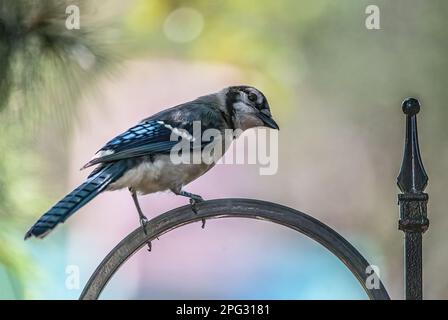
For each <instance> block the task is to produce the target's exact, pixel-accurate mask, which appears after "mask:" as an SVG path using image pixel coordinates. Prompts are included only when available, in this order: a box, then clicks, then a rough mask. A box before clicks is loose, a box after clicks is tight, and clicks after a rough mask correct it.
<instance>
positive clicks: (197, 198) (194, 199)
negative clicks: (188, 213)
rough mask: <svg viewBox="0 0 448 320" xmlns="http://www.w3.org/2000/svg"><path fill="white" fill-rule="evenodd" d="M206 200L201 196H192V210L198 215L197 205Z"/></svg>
mask: <svg viewBox="0 0 448 320" xmlns="http://www.w3.org/2000/svg"><path fill="white" fill-rule="evenodd" d="M203 201H204V199H203V198H202V197H201V196H199V195H192V196H191V197H190V206H191V210H193V212H194V214H198V209H197V207H196V204H198V203H200V202H203ZM201 221H202V229H204V228H205V219H204V218H203V219H202V220H201Z"/></svg>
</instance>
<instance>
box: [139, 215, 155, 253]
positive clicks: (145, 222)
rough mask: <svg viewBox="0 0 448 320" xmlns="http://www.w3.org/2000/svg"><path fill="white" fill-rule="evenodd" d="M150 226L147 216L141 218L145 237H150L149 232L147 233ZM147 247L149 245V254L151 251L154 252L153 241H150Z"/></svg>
mask: <svg viewBox="0 0 448 320" xmlns="http://www.w3.org/2000/svg"><path fill="white" fill-rule="evenodd" d="M147 224H148V218H146V216H141V217H140V225H141V226H142V228H143V232H144V233H145V235H148V232H147V231H146V225H147ZM146 244H147V245H148V249H147V250H148V252H151V250H152V243H151V241H148V242H147V243H146Z"/></svg>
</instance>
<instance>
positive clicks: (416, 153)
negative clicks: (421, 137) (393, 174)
mask: <svg viewBox="0 0 448 320" xmlns="http://www.w3.org/2000/svg"><path fill="white" fill-rule="evenodd" d="M402 109H403V112H404V113H405V114H406V141H405V145H404V154H403V162H402V164H401V169H400V174H399V175H398V178H397V184H398V187H399V188H400V190H401V192H411V193H421V192H423V191H424V190H425V188H426V185H427V184H428V176H427V175H426V172H425V168H424V167H423V162H422V159H421V156H420V149H419V146H418V133H417V113H418V112H419V111H420V103H419V101H418V100H417V99H415V98H407V99H406V100H404V101H403V104H402Z"/></svg>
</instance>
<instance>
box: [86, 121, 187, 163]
mask: <svg viewBox="0 0 448 320" xmlns="http://www.w3.org/2000/svg"><path fill="white" fill-rule="evenodd" d="M171 135H172V130H171V129H170V128H169V126H167V125H165V124H164V123H163V122H162V121H147V122H142V123H140V124H138V125H136V126H134V127H132V128H130V129H128V130H127V131H126V132H124V133H122V134H120V135H118V136H116V137H115V138H113V139H112V140H110V141H109V142H108V143H106V144H105V145H104V147H102V148H101V149H100V150H98V152H97V154H99V156H98V157H95V158H93V159H92V160H91V161H89V162H88V163H87V164H86V165H84V167H83V168H87V167H90V166H92V165H95V164H98V163H105V162H112V161H117V160H121V159H128V158H132V157H138V156H144V155H150V154H154V153H167V152H170V150H171V148H172V147H173V146H174V145H175V144H177V143H178V140H174V139H173V140H171Z"/></svg>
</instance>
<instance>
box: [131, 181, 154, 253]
mask: <svg viewBox="0 0 448 320" xmlns="http://www.w3.org/2000/svg"><path fill="white" fill-rule="evenodd" d="M129 191H130V192H131V195H132V200H134V204H135V208H136V209H137V212H138V216H139V219H140V225H141V226H142V228H143V232H144V233H145V234H146V235H147V234H148V233H147V232H146V224H147V223H148V218H146V216H145V215H144V214H143V211H142V208H141V207H140V203H139V202H138V197H137V193H136V192H135V191H133V190H131V188H129ZM147 244H148V251H151V249H152V244H151V241H148V243H147Z"/></svg>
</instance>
